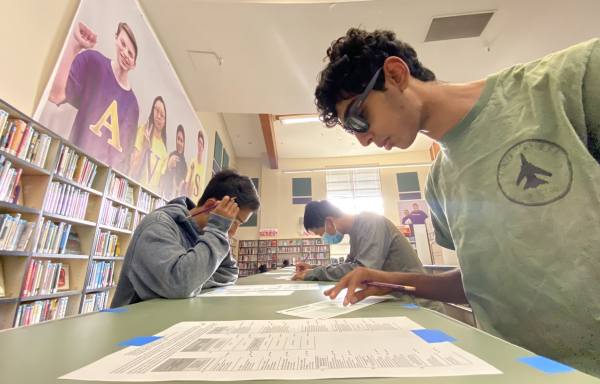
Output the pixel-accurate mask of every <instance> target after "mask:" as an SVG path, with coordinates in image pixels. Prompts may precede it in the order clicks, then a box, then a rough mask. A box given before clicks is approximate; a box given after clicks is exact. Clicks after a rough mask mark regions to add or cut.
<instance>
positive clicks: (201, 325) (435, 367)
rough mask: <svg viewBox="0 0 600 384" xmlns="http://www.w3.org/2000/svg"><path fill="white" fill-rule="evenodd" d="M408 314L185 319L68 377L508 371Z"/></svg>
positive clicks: (174, 378) (224, 377)
mask: <svg viewBox="0 0 600 384" xmlns="http://www.w3.org/2000/svg"><path fill="white" fill-rule="evenodd" d="M418 329H423V328H422V327H421V326H419V325H418V324H417V323H415V322H413V321H411V320H409V319H407V318H406V317H387V318H386V317H382V318H373V319H330V320H306V319H302V320H300V319H298V320H242V321H207V322H184V323H179V324H176V325H174V326H172V327H170V328H168V329H167V330H165V331H163V332H160V333H158V334H157V335H156V336H157V337H160V338H159V339H157V340H155V341H152V342H150V343H148V344H146V345H144V346H140V347H126V348H123V349H122V350H120V351H118V352H115V353H113V354H111V355H108V356H106V357H104V358H102V359H100V360H98V361H96V362H94V363H92V364H90V365H88V366H86V367H83V368H81V369H79V370H77V371H75V372H72V373H69V374H67V375H65V376H62V377H61V379H71V380H90V381H91V380H93V381H122V382H142V381H147V382H152V381H245V380H307V379H308V380H310V379H333V378H340V379H343V378H372V377H439V376H470V375H493V374H500V373H502V372H500V371H499V370H497V369H496V368H494V367H493V366H491V365H490V364H488V363H486V362H485V361H483V360H481V359H479V358H477V357H476V356H474V355H472V354H470V353H468V352H465V351H464V350H462V349H460V348H458V347H457V346H455V345H454V344H452V343H451V342H441V343H435V344H430V343H427V342H426V341H425V340H424V339H422V338H420V337H419V336H417V335H416V334H415V333H413V332H412V330H418Z"/></svg>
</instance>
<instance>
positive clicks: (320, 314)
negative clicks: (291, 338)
mask: <svg viewBox="0 0 600 384" xmlns="http://www.w3.org/2000/svg"><path fill="white" fill-rule="evenodd" d="M344 296H345V295H344ZM344 296H341V295H340V297H341V299H336V300H325V301H319V302H316V303H312V304H308V305H302V306H300V307H296V308H290V309H285V310H283V311H277V313H281V314H282V315H290V316H296V317H304V318H305V319H330V318H332V317H335V316H339V315H344V314H346V313H350V312H354V311H358V310H359V309H362V308H365V307H368V306H369V305H373V304H377V303H380V302H382V301H385V300H388V299H390V297H385V296H384V297H367V298H366V299H364V300H363V301H361V302H359V303H356V304H354V305H349V306H347V307H344V305H343V297H344Z"/></svg>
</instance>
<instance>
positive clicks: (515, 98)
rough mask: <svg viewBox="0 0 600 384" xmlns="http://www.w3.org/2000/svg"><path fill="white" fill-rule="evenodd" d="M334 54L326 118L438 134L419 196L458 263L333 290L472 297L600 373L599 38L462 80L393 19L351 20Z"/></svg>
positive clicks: (319, 95)
mask: <svg viewBox="0 0 600 384" xmlns="http://www.w3.org/2000/svg"><path fill="white" fill-rule="evenodd" d="M327 56H328V59H329V62H328V64H327V65H326V68H325V69H324V70H323V71H322V72H321V74H320V77H319V84H318V86H317V89H316V93H315V95H316V99H317V108H318V109H319V112H320V115H321V118H322V119H323V120H324V121H325V123H326V124H327V125H328V126H330V127H333V126H335V125H338V124H339V125H341V126H342V127H344V128H345V129H346V130H347V131H349V132H350V133H352V134H354V135H355V136H356V138H357V140H358V141H359V142H360V143H361V144H363V145H365V146H367V145H369V144H371V143H375V144H376V145H377V146H380V147H385V148H386V149H388V150H389V149H391V148H392V147H398V148H402V149H406V148H408V147H410V145H411V144H412V143H413V142H414V141H415V138H416V136H417V134H418V133H419V132H420V133H422V134H425V135H427V136H429V137H430V138H432V139H434V140H436V141H437V142H438V143H439V144H440V146H441V148H442V150H441V152H440V153H439V155H438V157H437V158H436V160H435V162H434V164H433V166H432V167H431V171H430V173H429V177H428V179H427V183H426V189H425V197H426V199H427V203H428V204H429V207H430V209H431V214H432V222H433V225H434V228H435V233H436V242H437V243H438V244H439V245H441V246H442V247H445V248H449V249H455V250H456V252H457V255H458V260H459V263H460V270H456V271H452V272H448V273H444V274H437V275H424V274H421V273H404V272H393V273H390V272H382V271H376V270H369V269H363V268H357V269H355V270H354V271H353V272H351V273H350V274H348V275H346V276H345V277H344V278H342V280H341V281H340V282H339V284H338V285H336V287H335V288H334V289H332V290H329V291H327V292H326V294H328V295H330V297H331V298H335V297H337V295H338V294H339V292H340V290H342V289H344V288H346V287H347V288H348V292H347V295H346V297H345V301H346V302H347V303H348V302H350V303H354V302H357V301H359V300H362V299H363V298H365V297H367V296H370V295H381V294H386V293H388V292H389V290H386V289H382V288H375V287H365V286H363V285H362V284H361V282H362V281H369V280H372V281H380V282H384V283H392V284H400V285H411V286H415V287H416V293H415V294H416V295H419V296H420V297H423V298H428V299H431V300H440V301H444V302H454V303H467V302H468V303H470V304H471V306H472V308H473V310H474V312H475V315H476V316H477V319H478V320H479V323H480V324H481V326H482V327H483V329H484V330H485V331H486V332H489V333H491V334H493V335H495V336H498V337H500V338H502V339H504V340H507V341H509V342H512V343H514V344H517V345H519V346H521V347H524V348H527V349H529V350H531V351H533V352H535V353H536V354H538V355H542V356H546V357H548V358H550V359H554V360H557V361H560V362H561V363H563V364H567V365H569V366H571V367H573V368H576V369H578V370H581V371H583V372H587V373H589V374H592V375H595V376H598V377H600V348H598V335H600V321H599V320H598V319H600V295H599V294H598V292H599V291H598V281H599V276H600V262H599V260H600V259H599V256H598V250H599V249H600V236H598V223H600V202H599V200H598V196H600V166H599V165H598V161H600V42H599V40H597V39H596V40H591V41H588V42H585V43H581V44H579V45H576V46H573V47H571V48H568V49H565V50H563V51H560V52H556V53H554V54H551V55H548V56H546V57H544V58H541V59H539V60H535V61H533V62H530V63H527V64H518V65H515V66H513V67H510V68H507V69H504V70H502V71H500V72H499V73H496V74H493V75H490V76H488V77H487V78H486V79H483V80H478V81H475V82H472V83H466V84H452V83H441V82H438V81H436V78H435V75H434V74H433V72H432V71H430V70H429V69H427V68H426V67H425V66H423V64H421V62H420V61H419V60H418V58H417V54H416V52H415V50H414V49H413V48H412V47H411V46H410V45H408V44H407V43H405V42H403V41H400V40H398V39H396V35H395V34H394V32H392V31H386V30H377V31H374V32H367V31H365V30H361V29H355V28H353V29H350V30H349V31H348V32H347V34H346V36H344V37H342V38H340V39H338V40H336V41H334V42H333V43H332V45H331V47H330V48H329V49H328V51H327ZM348 73H352V74H353V75H352V76H348V75H347V74H348ZM573 207H581V208H582V209H580V210H578V213H577V214H576V215H573V214H572V213H573ZM565 217H568V220H565ZM565 239H568V241H565ZM357 288H365V289H363V290H362V291H359V292H356V289H357Z"/></svg>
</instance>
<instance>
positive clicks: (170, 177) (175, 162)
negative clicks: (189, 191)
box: [161, 124, 187, 199]
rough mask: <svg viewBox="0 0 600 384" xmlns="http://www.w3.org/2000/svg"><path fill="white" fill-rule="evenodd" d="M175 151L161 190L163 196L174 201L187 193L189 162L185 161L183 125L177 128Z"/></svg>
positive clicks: (171, 155) (170, 157) (169, 162)
mask: <svg viewBox="0 0 600 384" xmlns="http://www.w3.org/2000/svg"><path fill="white" fill-rule="evenodd" d="M175 144H176V147H175V151H173V152H171V154H170V155H169V160H168V161H167V170H166V171H165V174H164V175H163V178H162V181H161V184H162V187H161V190H162V194H163V196H166V197H167V198H168V199H174V198H176V197H179V196H182V195H183V194H184V192H185V190H184V186H185V176H186V174H187V162H186V161H185V156H184V155H185V130H184V129H183V125H181V124H179V125H178V126H177V133H176V137H175Z"/></svg>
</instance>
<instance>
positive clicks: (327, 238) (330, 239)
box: [323, 231, 344, 244]
mask: <svg viewBox="0 0 600 384" xmlns="http://www.w3.org/2000/svg"><path fill="white" fill-rule="evenodd" d="M342 240H344V235H342V234H341V233H339V232H337V231H336V232H335V235H333V236H331V235H330V234H329V233H327V232H325V234H323V241H324V242H325V243H327V244H339V243H341V242H342Z"/></svg>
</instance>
